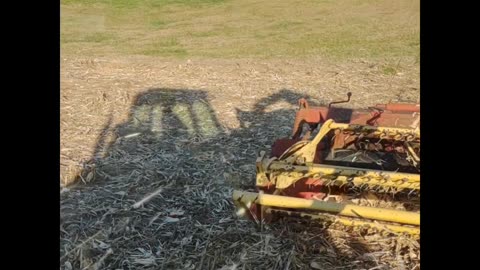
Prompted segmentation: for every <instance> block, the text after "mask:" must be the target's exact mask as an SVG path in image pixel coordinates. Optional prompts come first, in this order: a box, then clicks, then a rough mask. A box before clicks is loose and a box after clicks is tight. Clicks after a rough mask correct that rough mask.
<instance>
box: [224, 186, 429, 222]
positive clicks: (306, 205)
mask: <svg viewBox="0 0 480 270" xmlns="http://www.w3.org/2000/svg"><path fill="white" fill-rule="evenodd" d="M233 200H235V201H240V202H242V203H245V204H247V203H256V204H261V205H265V206H272V207H281V208H294V209H311V210H319V211H325V212H330V213H335V214H338V215H342V216H349V217H359V218H366V219H376V220H383V221H389V222H396V223H401V224H410V225H420V214H419V213H413V212H407V211H400V210H392V209H385V208H375V207H367V206H359V205H353V204H340V203H332V202H324V201H317V200H307V199H300V198H294V197H287V196H278V195H270V194H258V193H254V192H242V191H238V190H235V191H233Z"/></svg>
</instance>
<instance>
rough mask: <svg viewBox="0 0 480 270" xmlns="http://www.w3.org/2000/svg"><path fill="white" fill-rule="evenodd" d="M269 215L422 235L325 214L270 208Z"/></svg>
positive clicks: (412, 230) (415, 229) (414, 229)
mask: <svg viewBox="0 0 480 270" xmlns="http://www.w3.org/2000/svg"><path fill="white" fill-rule="evenodd" d="M265 212H266V213H267V214H276V213H280V214H283V215H287V216H299V217H306V218H309V219H313V220H326V221H331V222H338V223H340V224H343V225H345V226H352V227H353V226H370V227H372V228H375V229H379V230H386V231H391V232H394V233H408V234H410V235H420V228H418V227H407V226H399V225H391V224H382V223H375V222H370V221H364V220H358V219H350V218H342V217H337V216H329V215H325V214H315V215H313V214H307V213H299V212H294V211H288V210H283V209H272V208H268V209H266V210H265Z"/></svg>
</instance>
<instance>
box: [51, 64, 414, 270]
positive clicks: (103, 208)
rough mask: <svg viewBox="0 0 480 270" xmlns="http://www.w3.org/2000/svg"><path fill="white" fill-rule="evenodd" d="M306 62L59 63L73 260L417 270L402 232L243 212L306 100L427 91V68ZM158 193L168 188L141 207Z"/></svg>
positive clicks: (67, 245)
mask: <svg viewBox="0 0 480 270" xmlns="http://www.w3.org/2000/svg"><path fill="white" fill-rule="evenodd" d="M386 66H391V64H388V65H387V64H386V63H380V62H368V61H362V60H358V61H349V62H345V63H343V64H332V63H328V62H324V61H322V60H320V59H314V58H310V59H306V60H298V59H297V60H256V59H241V60H202V59H185V60H168V59H163V58H155V57H147V56H145V57H141V56H138V57H137V56H132V57H127V56H125V57H120V58H119V57H104V58H79V57H74V56H70V57H66V58H62V59H61V153H60V155H61V180H62V184H65V183H69V182H72V181H73V180H75V179H76V180H77V184H75V185H74V186H69V187H68V188H65V187H62V190H61V203H60V215H61V223H60V231H61V237H60V245H61V249H60V257H61V259H60V260H61V267H62V269H419V268H420V264H419V262H420V254H419V243H418V241H416V240H414V239H410V238H408V237H404V236H399V237H397V236H391V235H389V236H386V235H382V234H372V233H365V232H363V231H357V230H355V231H351V230H347V229H344V228H339V227H330V228H328V229H323V228H322V227H321V226H320V225H317V224H300V223H299V222H286V221H283V222H278V223H275V224H271V225H266V226H264V227H262V228H260V227H258V226H257V225H256V224H255V223H254V222H251V221H245V220H240V219H237V218H235V216H234V215H233V212H234V207H233V204H232V202H231V200H230V196H231V192H232V190H233V189H247V190H248V189H252V188H253V183H254V175H255V166H254V162H255V157H256V154H257V152H258V151H260V150H267V151H268V149H269V147H270V145H271V143H273V141H274V140H275V139H278V138H282V137H286V136H288V135H289V134H290V131H291V128H292V124H293V118H294V113H295V109H296V107H297V106H296V102H297V100H298V99H299V98H301V97H306V98H307V99H308V100H309V101H310V102H311V103H315V104H325V103H328V102H330V101H332V100H342V99H344V98H345V96H346V93H347V92H348V91H351V92H352V93H353V96H352V101H351V103H349V104H346V105H345V106H346V107H366V106H369V105H372V104H377V103H386V102H388V101H408V102H417V101H419V68H418V63H415V61H414V59H412V60H403V61H399V62H398V63H397V64H396V66H395V71H394V72H386V69H385V67H386ZM155 191H158V192H157V193H156V196H154V197H153V198H151V199H150V200H148V201H146V202H145V203H143V204H142V205H141V206H140V207H134V205H135V203H138V202H140V201H141V200H142V199H143V198H145V197H146V196H148V195H149V194H151V193H152V192H155ZM137 205H138V204H137Z"/></svg>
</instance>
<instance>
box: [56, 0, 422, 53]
mask: <svg viewBox="0 0 480 270" xmlns="http://www.w3.org/2000/svg"><path fill="white" fill-rule="evenodd" d="M419 10H420V7H419V1H418V0H396V1H391V0H304V1H298V0H297V1H295V0H275V1H271V0H268V1H265V0H263V1H262V0H260V1H258V0H241V1H234V0H227V1H224V0H144V1H140V0H100V1H94V0H62V1H61V49H62V54H63V55H85V56H124V55H147V56H161V57H174V58H229V59H231V58H250V57H255V58H303V57H312V56H316V57H318V56H320V57H322V58H325V59H334V60H336V61H338V60H340V61H341V60H351V59H381V60H385V59H387V60H392V59H405V58H408V59H414V61H417V62H418V59H419V53H420V49H419V43H420V35H419V28H420V27H419V26H420V16H419Z"/></svg>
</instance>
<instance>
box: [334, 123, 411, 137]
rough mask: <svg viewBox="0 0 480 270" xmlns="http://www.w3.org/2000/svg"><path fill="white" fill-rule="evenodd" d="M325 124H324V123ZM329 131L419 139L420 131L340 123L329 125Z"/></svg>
mask: <svg viewBox="0 0 480 270" xmlns="http://www.w3.org/2000/svg"><path fill="white" fill-rule="evenodd" d="M325 123H326V122H325ZM329 128H330V129H341V130H352V131H357V132H374V133H386V134H391V135H395V134H411V135H414V136H415V137H417V138H418V139H419V138H420V129H409V128H393V127H377V126H368V125H354V124H341V123H335V122H332V123H330V126H329Z"/></svg>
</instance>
